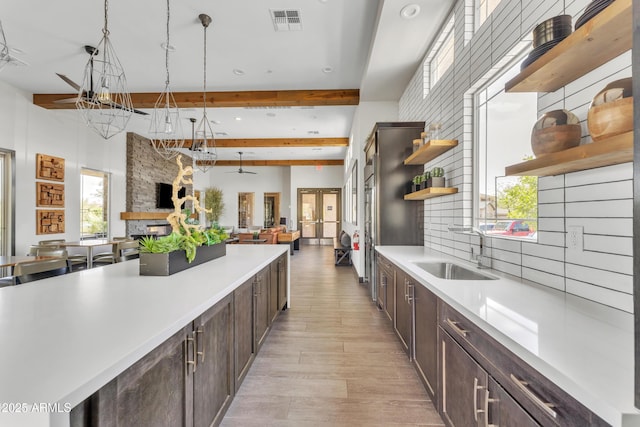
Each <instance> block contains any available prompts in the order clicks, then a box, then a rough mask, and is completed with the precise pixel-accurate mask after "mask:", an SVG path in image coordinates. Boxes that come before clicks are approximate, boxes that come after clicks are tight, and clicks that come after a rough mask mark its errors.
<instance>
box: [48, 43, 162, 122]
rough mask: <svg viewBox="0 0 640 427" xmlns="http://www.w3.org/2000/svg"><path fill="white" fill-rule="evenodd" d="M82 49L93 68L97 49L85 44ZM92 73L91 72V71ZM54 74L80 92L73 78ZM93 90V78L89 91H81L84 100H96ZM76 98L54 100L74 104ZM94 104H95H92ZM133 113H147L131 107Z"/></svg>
mask: <svg viewBox="0 0 640 427" xmlns="http://www.w3.org/2000/svg"><path fill="white" fill-rule="evenodd" d="M84 50H85V51H86V52H87V53H88V54H89V55H90V58H89V61H90V62H91V67H92V69H93V57H94V56H95V55H97V54H98V50H97V49H96V48H95V47H93V46H88V45H87V46H85V47H84ZM92 74H93V73H92ZM56 75H57V76H58V77H60V78H61V79H62V80H64V81H65V83H67V84H68V85H69V86H71V87H72V88H74V89H75V90H76V91H78V92H80V85H79V84H78V83H76V82H74V81H73V80H71V79H70V78H69V77H67V76H65V75H64V74H60V73H56ZM93 95H94V92H93V79H92V81H91V90H90V91H89V93H86V92H83V93H82V97H83V98H84V99H85V102H92V103H93V102H96V101H92V100H91V99H92V98H93ZM77 100H78V97H73V98H66V99H58V100H56V101H54V102H55V103H57V104H71V103H73V104H75V103H76V101H77ZM94 105H95V104H94ZM109 106H110V107H111V108H117V109H120V110H129V108H127V107H125V106H122V105H120V104H117V103H115V102H109ZM132 111H133V112H134V113H136V114H141V115H143V116H148V115H149V113H145V112H144V111H140V110H136V109H133V110H132Z"/></svg>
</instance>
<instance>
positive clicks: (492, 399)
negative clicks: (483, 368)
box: [484, 377, 540, 427]
mask: <svg viewBox="0 0 640 427" xmlns="http://www.w3.org/2000/svg"><path fill="white" fill-rule="evenodd" d="M484 401H485V402H486V403H485V407H484V410H485V411H487V412H488V414H489V424H490V425H493V426H500V427H537V426H539V425H540V424H538V423H537V422H535V421H534V419H533V418H531V415H529V413H528V412H527V411H525V410H524V409H523V408H522V406H520V405H519V404H518V402H516V401H515V400H514V399H513V398H512V397H511V396H510V395H509V393H507V392H506V391H505V390H504V389H503V388H502V387H501V386H500V384H498V383H497V382H496V381H495V380H494V379H493V378H491V377H489V394H488V395H487V396H486V399H485V400H484Z"/></svg>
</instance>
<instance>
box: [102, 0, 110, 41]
mask: <svg viewBox="0 0 640 427" xmlns="http://www.w3.org/2000/svg"><path fill="white" fill-rule="evenodd" d="M108 12H109V0H104V28H103V29H102V34H104V35H105V36H108V35H109V18H108V16H109V14H108Z"/></svg>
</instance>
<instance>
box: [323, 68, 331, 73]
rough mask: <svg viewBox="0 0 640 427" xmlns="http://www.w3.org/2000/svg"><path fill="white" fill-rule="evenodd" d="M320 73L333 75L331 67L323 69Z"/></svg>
mask: <svg viewBox="0 0 640 427" xmlns="http://www.w3.org/2000/svg"><path fill="white" fill-rule="evenodd" d="M322 72H323V73H325V74H329V73H333V67H324V68H323V69H322Z"/></svg>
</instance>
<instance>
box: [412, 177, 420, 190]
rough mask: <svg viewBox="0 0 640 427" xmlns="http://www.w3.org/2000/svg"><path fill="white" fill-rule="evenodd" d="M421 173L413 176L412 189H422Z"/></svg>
mask: <svg viewBox="0 0 640 427" xmlns="http://www.w3.org/2000/svg"><path fill="white" fill-rule="evenodd" d="M420 178H421V175H416V176H414V177H413V186H412V190H413V191H414V192H415V191H420V188H421V185H420V184H421V181H420Z"/></svg>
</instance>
